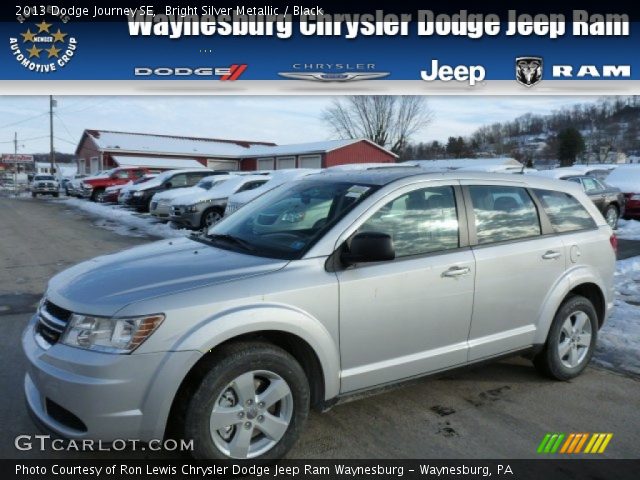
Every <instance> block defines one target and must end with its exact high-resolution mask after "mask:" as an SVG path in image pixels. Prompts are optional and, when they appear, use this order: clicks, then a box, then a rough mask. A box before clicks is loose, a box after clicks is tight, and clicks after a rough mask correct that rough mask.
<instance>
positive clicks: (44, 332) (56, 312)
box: [36, 300, 71, 345]
mask: <svg viewBox="0 0 640 480" xmlns="http://www.w3.org/2000/svg"><path fill="white" fill-rule="evenodd" d="M70 318H71V312H70V311H69V310H66V309H64V308H62V307H59V306H57V305H56V304H54V303H51V302H50V301H49V300H47V301H45V303H44V305H43V307H42V308H41V309H40V311H39V312H38V324H37V325H36V332H37V333H38V334H40V336H41V337H42V338H43V339H44V340H45V341H46V342H47V343H48V344H50V345H53V344H54V343H58V340H60V336H61V335H62V333H63V332H64V330H65V328H66V327H67V323H68V322H69V319H70Z"/></svg>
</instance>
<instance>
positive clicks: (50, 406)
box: [45, 398, 87, 432]
mask: <svg viewBox="0 0 640 480" xmlns="http://www.w3.org/2000/svg"><path fill="white" fill-rule="evenodd" d="M45 406H46V408H47V414H48V415H49V416H50V417H51V418H53V419H54V420H55V421H56V422H58V423H60V424H62V425H64V426H65V427H68V428H71V429H73V430H78V431H80V432H86V431H87V426H86V425H85V424H84V422H83V421H82V420H80V419H79V418H78V417H76V416H75V415H74V414H73V413H71V412H70V411H69V410H67V409H66V408H64V407H61V406H60V405H58V404H57V403H56V402H54V401H53V400H51V399H49V398H47V399H46V401H45Z"/></svg>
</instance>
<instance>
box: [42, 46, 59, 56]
mask: <svg viewBox="0 0 640 480" xmlns="http://www.w3.org/2000/svg"><path fill="white" fill-rule="evenodd" d="M45 51H46V52H48V53H49V56H48V57H47V58H51V57H57V56H58V54H59V53H60V49H59V48H56V46H55V45H51V48H45Z"/></svg>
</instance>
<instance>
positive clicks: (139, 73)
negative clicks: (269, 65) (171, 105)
mask: <svg viewBox="0 0 640 480" xmlns="http://www.w3.org/2000/svg"><path fill="white" fill-rule="evenodd" d="M246 69H247V64H246V63H234V64H233V65H231V66H228V67H135V68H134V69H133V73H134V75H135V76H136V77H191V76H195V77H219V79H220V80H225V81H234V80H238V79H239V78H240V76H241V75H242V74H243V73H244V71H245V70H246Z"/></svg>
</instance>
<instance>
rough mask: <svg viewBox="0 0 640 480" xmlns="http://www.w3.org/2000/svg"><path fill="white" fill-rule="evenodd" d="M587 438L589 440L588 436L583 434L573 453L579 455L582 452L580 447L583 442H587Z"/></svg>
mask: <svg viewBox="0 0 640 480" xmlns="http://www.w3.org/2000/svg"><path fill="white" fill-rule="evenodd" d="M587 438H589V434H588V433H583V434H582V438H581V439H580V443H578V446H577V447H576V449H575V451H574V452H573V453H580V451H581V450H582V446H583V445H584V442H586V441H587Z"/></svg>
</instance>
